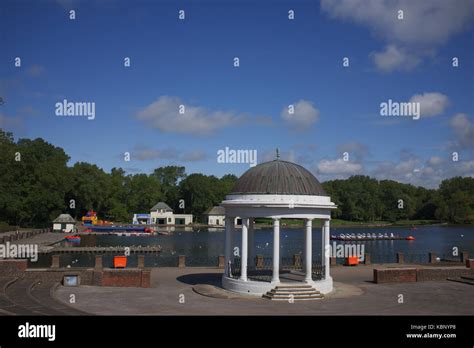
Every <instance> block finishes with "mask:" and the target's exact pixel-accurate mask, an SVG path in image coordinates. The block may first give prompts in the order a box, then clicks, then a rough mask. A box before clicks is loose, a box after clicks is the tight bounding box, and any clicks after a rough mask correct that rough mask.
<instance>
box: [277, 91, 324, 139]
mask: <svg viewBox="0 0 474 348" xmlns="http://www.w3.org/2000/svg"><path fill="white" fill-rule="evenodd" d="M292 105H293V107H294V112H293V113H292V114H291V113H290V110H289V108H288V107H287V106H286V107H284V108H283V110H282V111H281V118H282V119H283V120H284V121H285V122H286V123H287V124H289V125H290V127H291V128H293V129H295V130H298V131H305V130H308V128H309V127H311V126H312V125H313V124H315V123H316V122H318V120H319V110H318V109H317V108H316V107H315V106H314V104H313V103H312V102H310V101H307V100H303V99H300V100H299V101H297V102H296V103H293V104H292Z"/></svg>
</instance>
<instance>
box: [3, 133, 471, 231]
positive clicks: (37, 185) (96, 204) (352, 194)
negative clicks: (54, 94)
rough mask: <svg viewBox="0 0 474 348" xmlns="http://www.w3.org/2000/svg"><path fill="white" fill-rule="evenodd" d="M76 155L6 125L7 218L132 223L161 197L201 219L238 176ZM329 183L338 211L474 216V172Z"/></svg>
mask: <svg viewBox="0 0 474 348" xmlns="http://www.w3.org/2000/svg"><path fill="white" fill-rule="evenodd" d="M69 159H70V158H69V156H68V155H67V154H66V153H65V151H64V150H63V149H62V148H60V147H56V146H53V145H51V144H49V143H47V142H46V141H44V140H43V139H41V138H38V139H34V140H30V139H19V140H18V141H15V140H14V138H13V134H11V133H7V132H4V131H3V130H1V129H0V223H4V224H9V225H14V226H35V227H43V226H49V225H50V223H51V221H52V220H53V219H54V218H56V217H57V216H58V215H59V214H60V213H69V214H71V215H72V216H73V217H75V218H80V217H81V216H83V215H84V214H85V213H86V211H87V210H89V209H94V210H95V211H97V212H98V215H99V218H100V219H102V220H109V221H116V222H130V221H131V219H132V214H134V213H148V212H149V211H150V208H151V207H152V206H153V205H155V204H156V203H157V202H159V201H164V202H166V203H167V204H168V205H169V206H170V207H172V208H173V209H174V211H175V212H177V213H190V214H193V215H194V216H195V218H196V219H197V220H198V221H201V220H200V219H201V218H202V214H203V213H204V211H205V210H207V209H208V208H209V207H212V206H214V205H217V204H219V203H220V202H221V201H222V200H223V199H224V197H225V196H226V194H228V193H229V192H231V189H232V187H233V185H234V183H235V181H236V180H237V177H236V176H235V175H230V174H228V175H224V176H223V177H221V178H217V177H215V176H213V175H204V174H198V173H195V174H189V175H188V174H186V171H185V168H184V167H181V166H166V167H160V168H156V169H155V170H154V171H153V172H152V173H151V174H126V173H125V171H124V170H123V169H121V168H113V169H112V170H111V171H110V172H109V173H107V172H105V171H104V170H102V169H101V168H99V167H98V166H96V165H94V164H90V163H85V162H78V163H75V164H74V165H73V166H72V167H69V166H68V165H67V163H68V161H69ZM323 186H324V189H325V190H326V192H327V194H328V195H330V196H331V198H332V200H333V202H335V203H336V204H337V205H338V208H337V210H336V211H334V212H333V217H334V218H340V219H344V220H350V221H376V220H387V221H396V220H407V219H429V220H440V221H449V222H454V223H471V222H474V179H473V178H460V177H456V178H452V179H447V180H444V181H443V182H442V183H441V185H440V187H439V189H437V190H434V189H426V188H423V187H415V186H412V185H408V184H402V183H399V182H396V181H391V180H382V181H378V180H376V179H373V178H370V177H367V176H353V177H350V178H349V179H346V180H331V181H327V182H324V183H323ZM400 202H401V203H402V207H400ZM183 203H184V205H183Z"/></svg>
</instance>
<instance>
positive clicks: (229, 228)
mask: <svg viewBox="0 0 474 348" xmlns="http://www.w3.org/2000/svg"><path fill="white" fill-rule="evenodd" d="M233 227H234V218H233V217H230V216H227V217H226V218H225V268H224V269H225V271H224V274H225V275H226V276H228V275H229V261H232V237H233V232H234V228H233Z"/></svg>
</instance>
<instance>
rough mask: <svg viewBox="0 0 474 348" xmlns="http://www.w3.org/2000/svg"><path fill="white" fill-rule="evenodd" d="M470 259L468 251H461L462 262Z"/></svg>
mask: <svg viewBox="0 0 474 348" xmlns="http://www.w3.org/2000/svg"><path fill="white" fill-rule="evenodd" d="M467 260H469V253H468V252H467V251H461V262H462V263H466V261H467Z"/></svg>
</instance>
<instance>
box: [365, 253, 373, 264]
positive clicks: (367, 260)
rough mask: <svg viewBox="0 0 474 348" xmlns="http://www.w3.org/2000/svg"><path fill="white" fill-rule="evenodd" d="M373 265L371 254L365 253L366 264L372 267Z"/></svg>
mask: <svg viewBox="0 0 474 348" xmlns="http://www.w3.org/2000/svg"><path fill="white" fill-rule="evenodd" d="M371 263H372V259H371V258H370V254H369V253H365V254H364V264H366V265H370V264H371Z"/></svg>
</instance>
